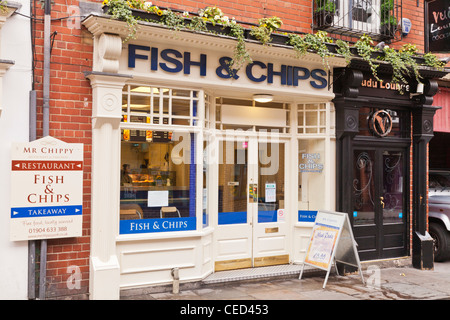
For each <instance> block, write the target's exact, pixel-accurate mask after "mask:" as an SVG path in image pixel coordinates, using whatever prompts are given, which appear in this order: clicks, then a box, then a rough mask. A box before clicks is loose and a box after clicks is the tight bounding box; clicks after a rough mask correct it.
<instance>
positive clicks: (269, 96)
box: [253, 93, 273, 103]
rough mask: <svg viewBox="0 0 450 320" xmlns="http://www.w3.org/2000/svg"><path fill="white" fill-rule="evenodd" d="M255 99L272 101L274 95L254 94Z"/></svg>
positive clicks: (257, 100)
mask: <svg viewBox="0 0 450 320" xmlns="http://www.w3.org/2000/svg"><path fill="white" fill-rule="evenodd" d="M253 100H255V101H256V102H262V103H264V102H270V101H272V100H273V96H272V95H271V94H265V93H264V94H254V95H253Z"/></svg>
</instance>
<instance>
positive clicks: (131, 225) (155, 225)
mask: <svg viewBox="0 0 450 320" xmlns="http://www.w3.org/2000/svg"><path fill="white" fill-rule="evenodd" d="M186 230H196V219H195V217H186V218H166V219H140V220H120V234H136V233H150V232H168V231H186Z"/></svg>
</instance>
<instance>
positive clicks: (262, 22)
mask: <svg viewBox="0 0 450 320" xmlns="http://www.w3.org/2000/svg"><path fill="white" fill-rule="evenodd" d="M0 1H1V0H0ZM317 1H318V2H317V3H318V4H321V5H322V7H325V6H326V5H327V1H328V2H331V1H330V0H317ZM3 3H4V2H0V4H3ZM331 3H332V2H331ZM103 4H104V5H108V6H109V9H108V13H109V14H110V15H111V16H112V18H113V19H118V20H122V21H125V22H126V23H127V24H128V28H129V29H130V33H129V34H128V36H127V38H126V39H125V40H124V42H125V41H128V40H129V39H131V38H135V35H136V28H137V20H136V19H135V18H134V16H133V12H132V9H139V10H144V11H147V12H150V13H154V14H157V15H159V16H161V17H162V19H161V20H162V21H161V23H162V24H163V25H166V26H168V27H170V28H172V29H174V30H176V31H178V30H180V29H182V28H188V29H190V30H194V31H203V32H210V31H209V30H208V28H207V23H212V24H214V25H215V24H216V23H220V24H221V25H223V27H224V28H225V27H229V28H230V32H229V34H228V36H230V37H233V38H236V40H237V43H236V47H235V49H234V52H233V58H232V60H231V61H230V63H229V65H230V69H229V72H230V75H231V76H234V75H235V73H236V72H237V71H238V70H240V69H241V68H242V67H243V66H244V65H245V64H246V63H251V62H252V58H251V56H250V54H249V53H248V52H247V50H246V41H245V37H244V28H243V27H242V26H241V25H240V24H238V23H236V21H235V20H234V18H233V19H231V20H230V19H229V18H228V17H227V16H224V15H223V13H222V11H221V10H220V9H219V8H217V7H208V8H206V9H204V10H200V11H199V16H196V17H193V18H191V22H190V24H189V25H185V24H184V23H185V20H184V17H187V16H188V15H189V14H188V13H186V12H185V13H183V14H179V13H176V12H173V11H171V10H170V9H168V10H161V9H159V8H158V7H157V6H154V5H152V4H151V3H149V2H144V0H128V1H125V0H104V1H103ZM333 4H334V3H333ZM0 8H1V7H0ZM392 8H393V0H383V3H382V11H383V10H384V13H386V14H388V13H390V11H391V10H392ZM395 23H396V22H395ZM281 24H282V21H281V19H280V18H278V17H271V18H262V19H259V26H258V27H256V28H253V29H252V30H251V34H252V35H254V36H255V37H256V38H257V39H258V40H259V41H260V42H261V43H263V44H264V45H266V44H267V43H269V42H270V41H271V39H270V35H271V33H273V32H274V31H276V30H277V29H278V28H280V27H281ZM331 43H333V39H332V38H330V37H329V36H328V34H327V33H326V32H325V31H318V32H317V33H315V34H305V35H299V34H288V41H287V43H286V44H288V45H291V46H292V47H293V49H294V50H295V52H296V54H297V57H299V58H300V57H302V56H303V55H305V54H306V53H307V52H308V51H311V52H314V53H316V54H318V55H319V56H320V57H321V58H322V63H323V65H324V66H325V67H327V68H328V69H330V66H329V63H328V58H329V57H333V56H334V54H333V53H332V52H330V51H329V44H331ZM335 45H336V46H337V49H336V52H337V53H338V54H339V55H341V56H342V57H343V58H344V59H345V61H346V62H347V64H349V63H350V62H351V59H352V58H353V55H352V52H351V47H350V45H349V43H348V42H346V41H343V40H336V43H335ZM354 48H356V50H357V54H358V56H359V57H360V58H362V59H363V60H364V61H366V62H367V63H368V65H369V66H370V69H371V71H372V74H373V76H374V77H375V78H376V79H377V80H379V81H380V79H379V78H378V75H377V68H378V66H379V62H378V63H377V60H382V61H384V62H386V63H389V64H390V65H391V66H392V69H393V75H392V82H394V83H398V84H402V83H407V79H406V78H407V77H414V78H415V79H416V80H417V81H419V80H420V79H421V76H420V73H419V67H420V66H419V65H418V63H417V59H416V57H417V56H418V55H419V53H418V50H417V47H416V46H415V45H412V44H405V45H403V46H402V48H401V49H400V50H398V51H396V50H394V49H391V48H389V47H388V46H385V47H384V49H383V52H382V55H381V56H379V57H377V58H376V59H375V58H374V56H375V55H376V53H377V52H379V51H378V50H377V49H376V48H375V47H374V43H373V41H372V39H371V38H370V37H369V36H368V35H365V34H364V35H362V36H361V37H360V39H359V40H358V41H357V42H356V43H355V44H354ZM423 58H424V60H425V63H424V65H425V66H428V67H432V68H437V69H441V70H442V69H443V68H444V66H445V63H444V62H442V61H440V60H439V59H438V58H437V57H436V56H435V55H434V54H432V53H426V54H424V55H423ZM402 87H403V86H401V85H400V86H399V88H402Z"/></svg>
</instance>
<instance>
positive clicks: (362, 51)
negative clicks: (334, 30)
mask: <svg viewBox="0 0 450 320" xmlns="http://www.w3.org/2000/svg"><path fill="white" fill-rule="evenodd" d="M355 48H356V49H357V51H358V55H359V56H360V57H361V58H362V59H363V60H364V61H366V62H367V63H368V64H369V66H370V70H371V71H372V74H373V76H374V77H375V79H377V80H378V81H380V78H378V75H377V68H378V64H375V62H374V59H373V58H372V54H373V53H374V52H375V51H376V50H375V48H374V47H373V40H372V38H370V37H369V36H368V35H366V34H363V35H362V36H361V38H359V39H358V41H356V43H355Z"/></svg>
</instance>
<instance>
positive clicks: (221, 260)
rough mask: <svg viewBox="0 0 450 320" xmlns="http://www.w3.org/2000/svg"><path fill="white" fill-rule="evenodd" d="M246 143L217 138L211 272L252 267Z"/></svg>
mask: <svg viewBox="0 0 450 320" xmlns="http://www.w3.org/2000/svg"><path fill="white" fill-rule="evenodd" d="M248 146H249V141H248V139H231V140H221V141H218V146H217V149H218V152H217V153H218V155H217V156H218V171H217V172H218V195H217V199H218V202H217V227H216V228H215V271H222V270H230V269H240V268H250V267H251V266H252V216H251V215H250V214H249V200H248V196H249V194H250V195H251V193H249V192H248V187H249V181H248V179H249V148H248Z"/></svg>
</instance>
